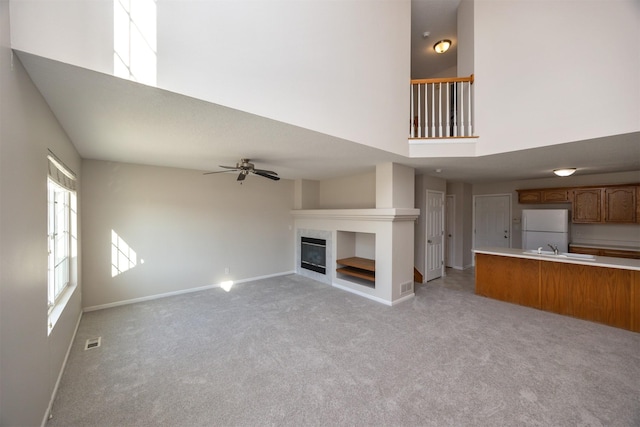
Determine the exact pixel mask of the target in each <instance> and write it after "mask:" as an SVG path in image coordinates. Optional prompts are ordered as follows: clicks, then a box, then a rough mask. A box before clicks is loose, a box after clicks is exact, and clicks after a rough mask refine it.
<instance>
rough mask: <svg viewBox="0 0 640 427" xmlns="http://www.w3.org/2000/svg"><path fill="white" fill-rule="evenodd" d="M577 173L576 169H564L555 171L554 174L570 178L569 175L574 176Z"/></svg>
mask: <svg viewBox="0 0 640 427" xmlns="http://www.w3.org/2000/svg"><path fill="white" fill-rule="evenodd" d="M575 171H576V168H564V169H554V170H553V173H555V174H556V175H558V176H569V175H573V173H574V172H575Z"/></svg>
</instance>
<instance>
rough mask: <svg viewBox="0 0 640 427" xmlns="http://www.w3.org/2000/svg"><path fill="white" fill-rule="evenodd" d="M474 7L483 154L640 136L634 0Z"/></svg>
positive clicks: (488, 1) (638, 29)
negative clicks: (639, 134) (639, 132)
mask: <svg viewBox="0 0 640 427" xmlns="http://www.w3.org/2000/svg"><path fill="white" fill-rule="evenodd" d="M473 6H474V11H473V13H474V36H473V43H474V69H473V72H474V73H475V75H476V82H475V84H474V90H475V96H476V98H475V105H476V110H475V111H476V116H475V127H476V135H480V139H479V140H478V144H477V154H478V155H485V154H491V153H498V152H508V151H513V150H520V149H525V148H532V147H541V146H546V145H552V144H558V143H563V142H571V141H578V140H585V139H592V138H597V137H602V136H610V135H617V134H624V133H630V132H637V131H639V130H640V120H639V117H640V96H638V94H640V53H639V52H640V50H639V49H638V40H640V7H638V1H637V0H616V1H606V0H596V1H579V2H578V1H573V0H555V1H553V2H550V1H538V0H521V1H502V0H483V1H476V2H475V4H474V5H473ZM463 10H467V9H463ZM467 11H468V10H467ZM467 38H469V37H467ZM461 52H462V50H461ZM465 68H466V67H465V66H460V64H459V66H458V69H459V70H460V72H462V71H464V69H465ZM466 72H467V71H465V73H466Z"/></svg>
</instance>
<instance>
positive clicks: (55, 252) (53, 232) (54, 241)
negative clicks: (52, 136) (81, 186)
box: [47, 156, 78, 332]
mask: <svg viewBox="0 0 640 427" xmlns="http://www.w3.org/2000/svg"><path fill="white" fill-rule="evenodd" d="M75 188H76V179H75V176H74V175H73V173H72V172H70V171H69V170H68V169H67V168H66V167H64V166H63V165H62V163H61V162H59V161H57V160H56V159H55V157H53V156H49V178H48V180H47V202H48V203H47V229H48V247H49V259H48V270H49V272H48V280H47V282H48V306H49V322H48V325H49V327H48V330H49V332H51V330H52V329H53V326H54V325H55V321H56V320H57V318H58V317H59V315H60V312H61V311H62V308H64V305H65V304H66V301H67V300H68V298H67V299H64V298H63V296H64V294H65V290H67V289H68V288H69V285H70V284H71V282H72V277H73V274H74V270H75V266H76V265H77V261H76V260H77V247H78V244H77V238H78V219H77V218H78V215H77V211H78V209H77V204H78V203H77V197H76V191H75ZM56 310H57V314H54V312H55V311H56Z"/></svg>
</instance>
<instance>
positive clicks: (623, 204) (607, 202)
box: [604, 186, 637, 223]
mask: <svg viewBox="0 0 640 427" xmlns="http://www.w3.org/2000/svg"><path fill="white" fill-rule="evenodd" d="M636 191H637V189H636V187H635V186H633V187H631V186H629V187H614V188H605V189H604V222H622V223H629V222H636V209H637V204H636V201H637V198H636Z"/></svg>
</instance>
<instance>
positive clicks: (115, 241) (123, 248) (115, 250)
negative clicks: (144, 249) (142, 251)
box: [111, 230, 144, 277]
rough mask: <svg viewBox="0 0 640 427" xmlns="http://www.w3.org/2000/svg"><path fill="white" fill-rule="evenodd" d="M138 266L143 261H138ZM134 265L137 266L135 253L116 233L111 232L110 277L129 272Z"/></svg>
mask: <svg viewBox="0 0 640 427" xmlns="http://www.w3.org/2000/svg"><path fill="white" fill-rule="evenodd" d="M140 264H144V260H140ZM136 265H138V255H137V254H136V251H134V250H133V249H131V247H130V246H129V245H128V244H127V242H125V241H124V240H123V239H122V237H120V236H118V233H116V232H115V231H114V230H111V277H116V276H117V275H119V274H122V273H124V272H125V271H127V270H131V269H132V268H133V267H135V266H136Z"/></svg>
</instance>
